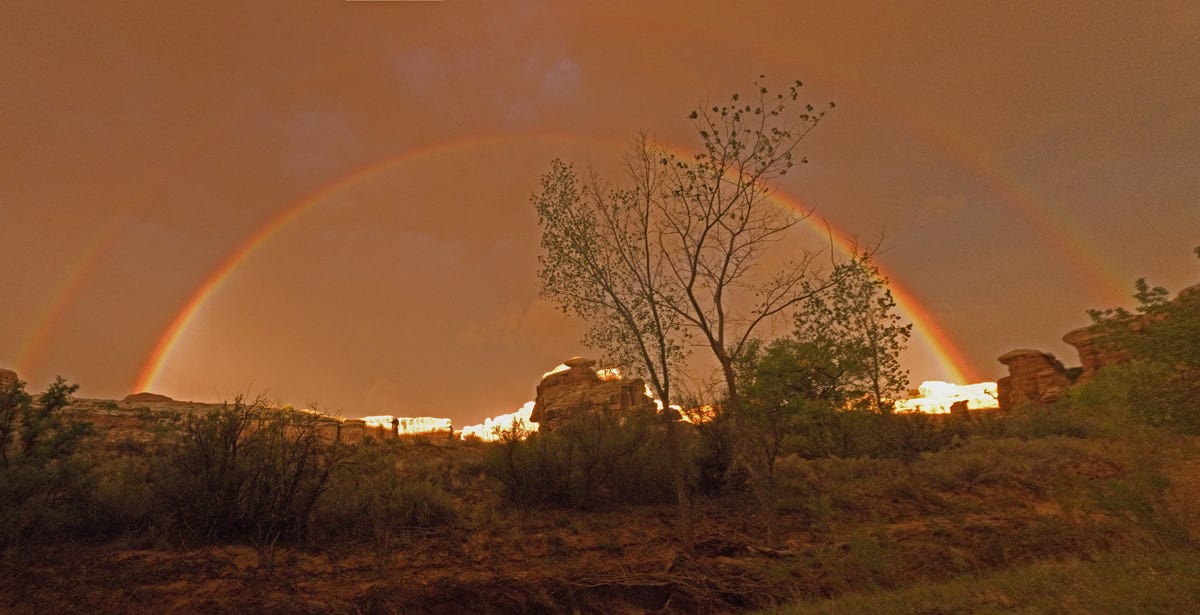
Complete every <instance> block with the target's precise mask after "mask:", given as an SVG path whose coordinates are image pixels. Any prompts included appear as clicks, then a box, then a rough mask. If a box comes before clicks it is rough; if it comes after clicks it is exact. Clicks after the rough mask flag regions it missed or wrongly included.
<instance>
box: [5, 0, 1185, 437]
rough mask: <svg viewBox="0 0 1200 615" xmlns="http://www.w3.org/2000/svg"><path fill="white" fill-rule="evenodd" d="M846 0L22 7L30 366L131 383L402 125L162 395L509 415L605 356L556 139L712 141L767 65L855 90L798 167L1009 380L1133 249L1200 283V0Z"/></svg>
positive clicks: (804, 182) (570, 142)
mask: <svg viewBox="0 0 1200 615" xmlns="http://www.w3.org/2000/svg"><path fill="white" fill-rule="evenodd" d="M840 4H844V3H801V2H749V1H744V0H743V1H741V2H736V3H730V2H696V1H694V0H693V1H690V2H653V3H646V2H615V3H587V4H585V3H567V2H527V3H518V2H463V1H456V0H447V1H446V2H360V3H337V2H329V1H325V2H294V1H288V2H253V3H243V2H228V3H225V2H203V3H165V2H98V3H84V2H8V3H3V4H0V26H2V35H0V79H2V80H0V143H2V144H3V145H2V149H0V262H2V263H3V268H2V269H0V270H2V271H3V272H4V278H5V283H4V286H3V288H4V291H3V297H2V300H0V367H7V368H20V369H21V371H22V374H21V375H22V376H23V377H24V378H26V379H28V380H30V383H31V385H32V388H40V387H42V386H44V385H45V383H46V382H48V381H49V380H50V379H51V378H52V377H53V376H54V374H62V375H64V376H66V377H67V378H68V379H70V380H72V381H74V382H78V383H80V384H81V390H80V394H81V395H83V396H85V397H120V396H123V395H125V394H126V393H128V392H129V390H128V389H129V387H130V386H131V385H132V383H133V381H134V380H135V379H136V377H137V374H138V371H139V369H140V368H141V366H142V364H143V363H144V362H145V361H146V359H147V356H148V355H149V353H150V352H151V351H152V349H153V347H154V345H155V342H156V341H157V340H158V339H159V338H160V337H161V336H162V334H163V332H164V329H165V328H166V327H167V326H168V325H169V324H170V322H171V320H172V318H173V317H174V316H175V314H176V313H177V312H178V311H179V310H180V309H181V308H182V307H183V305H184V303H185V302H186V301H187V300H188V297H189V296H190V295H191V294H192V293H193V292H194V291H195V290H196V288H197V287H198V286H199V285H200V284H202V283H203V281H204V280H205V278H206V277H207V276H208V275H209V273H211V271H212V270H213V268H214V267H216V266H218V265H219V264H220V263H221V262H222V260H223V259H224V258H225V257H226V256H227V255H228V254H230V253H231V252H232V251H234V250H236V249H237V248H238V247H239V246H240V245H241V244H242V243H243V242H244V241H245V239H246V238H248V237H250V236H251V235H253V233H254V232H255V231H256V230H257V229H258V228H260V227H261V225H263V224H264V223H265V222H267V221H268V220H270V219H271V218H272V216H274V215H276V214H278V213H279V212H281V211H283V210H285V209H286V208H288V207H290V206H293V205H295V204H296V203H298V202H300V201H302V200H304V199H306V198H308V197H310V196H311V195H313V194H314V193H316V192H318V191H319V190H321V189H322V188H323V187H326V186H329V185H330V184H331V183H334V182H336V181H337V180H338V178H340V177H344V176H347V175H348V174H351V173H353V172H354V171H355V170H357V169H361V168H364V167H366V166H369V165H372V164H376V163H378V162H380V161H383V160H387V159H390V158H396V157H404V156H407V158H405V159H404V160H405V162H403V163H402V164H397V165H392V166H389V167H387V170H386V171H385V172H381V173H379V174H376V175H375V176H372V177H370V178H369V180H367V181H362V182H359V183H358V184H356V185H355V186H354V187H353V188H348V189H346V190H341V191H335V192H334V193H333V194H331V195H330V198H329V199H327V200H325V201H323V202H322V203H321V204H319V205H318V206H316V207H314V208H313V209H312V210H310V211H309V212H307V213H306V214H304V215H303V216H301V217H300V218H298V219H297V220H296V221H295V222H294V223H292V224H290V225H289V226H288V227H287V228H285V229H283V230H281V231H280V232H279V233H278V234H277V235H276V236H274V237H273V238H272V239H271V240H270V241H269V242H267V243H266V244H264V245H263V246H262V248H261V249H260V250H258V251H257V252H256V253H254V254H253V256H252V257H251V258H249V259H248V260H247V261H246V262H245V264H244V265H243V266H242V267H241V268H239V269H238V270H237V271H236V272H235V274H234V275H232V276H230V278H229V279H228V280H227V283H226V285H225V286H223V287H222V288H221V289H220V291H219V292H218V293H216V294H215V295H214V296H213V297H212V299H211V300H210V301H209V302H208V304H207V305H206V307H205V309H204V310H203V311H202V312H201V313H200V314H199V315H198V316H197V318H196V319H195V321H194V322H193V323H192V325H191V326H190V327H189V329H188V330H187V331H186V332H185V334H184V335H183V336H182V337H181V338H180V343H179V346H178V349H177V352H176V353H175V354H174V355H173V356H172V358H171V359H170V361H169V362H168V363H167V364H166V365H165V367H164V370H163V373H162V377H161V380H160V382H161V384H162V385H163V388H164V389H165V390H163V391H162V392H164V393H167V394H170V395H173V396H175V397H178V398H192V399H201V400H209V399H213V400H216V399H221V398H228V397H231V396H232V395H234V394H237V393H241V392H247V391H250V392H259V391H266V392H267V393H268V394H270V395H271V396H273V397H276V398H278V399H279V400H280V401H285V402H291V403H295V404H303V403H307V402H317V403H319V404H321V405H322V406H323V407H325V408H328V409H331V410H341V411H343V412H345V413H346V414H347V415H351V416H356V415H367V414H400V415H413V416H418V415H434V416H449V417H452V418H455V420H456V421H457V422H460V423H461V422H474V421H477V420H479V419H480V418H482V417H484V416H489V415H494V414H496V413H498V412H507V411H511V410H513V409H516V408H517V407H519V406H520V405H521V404H522V403H523V402H524V401H526V400H528V399H530V398H531V397H532V395H533V388H534V386H535V385H536V384H537V378H538V376H539V375H540V374H541V373H542V372H544V371H546V370H547V369H550V368H551V367H553V366H554V365H556V364H558V363H559V362H560V361H561V360H562V359H564V358H566V357H569V356H572V355H575V354H581V353H586V349H584V348H582V347H581V346H580V344H579V342H578V339H579V334H580V331H581V330H580V327H579V324H578V323H576V322H573V321H569V320H566V319H564V318H563V317H562V316H561V315H560V314H559V313H558V312H557V311H555V310H554V309H553V308H552V307H550V306H547V305H545V304H543V303H541V302H540V301H539V300H538V299H537V280H536V275H535V272H536V256H537V225H536V218H535V216H534V213H533V209H532V206H531V205H530V204H529V196H530V194H531V193H532V192H534V191H535V190H536V189H537V180H538V177H539V176H540V174H541V173H542V172H543V171H544V170H545V169H546V168H547V167H548V166H549V160H550V159H551V158H554V157H564V158H567V159H571V160H575V161H576V162H578V163H579V164H589V163H591V164H595V165H597V166H598V167H600V168H601V169H603V168H606V166H610V165H612V164H613V162H614V160H615V159H616V157H617V156H618V155H619V153H620V151H619V148H618V147H617V144H620V143H621V142H623V141H625V140H627V139H628V138H630V137H631V136H632V135H633V134H634V133H635V132H637V131H639V130H645V131H648V132H650V133H651V134H652V135H653V136H655V137H658V138H661V139H664V140H668V141H672V142H675V143H678V144H682V145H694V144H695V141H694V140H693V139H692V136H691V134H690V130H689V129H690V126H689V125H688V123H687V122H686V119H685V115H686V113H687V111H688V110H689V109H690V108H691V107H692V106H693V105H695V104H696V103H698V102H701V101H703V100H704V99H705V98H706V97H713V98H721V97H723V96H725V95H726V94H728V93H729V92H732V91H734V90H738V89H743V90H744V89H745V88H746V87H748V85H749V83H750V82H751V81H752V80H753V79H754V78H755V77H756V76H757V75H759V74H766V75H767V76H768V78H769V79H771V80H773V82H774V83H780V84H782V83H786V82H788V81H790V80H792V79H797V78H798V79H803V80H804V81H805V83H806V84H807V87H806V89H808V90H809V95H810V97H811V99H812V100H813V101H815V102H825V101H828V100H833V101H836V103H837V105H838V106H837V109H836V110H835V112H834V113H833V114H832V115H830V116H829V117H828V119H827V121H826V122H825V123H824V124H823V125H822V126H820V127H819V128H818V129H817V130H816V131H815V132H814V133H813V134H812V136H811V137H810V139H809V140H808V141H807V142H806V143H805V144H804V146H803V148H802V149H803V151H802V153H803V154H804V155H806V156H807V157H808V158H809V160H810V161H811V164H809V165H808V166H807V167H806V168H804V169H803V170H802V171H801V172H799V173H795V174H789V176H788V178H789V179H788V182H787V184H785V185H784V189H785V190H786V191H787V192H788V194H789V195H792V196H794V197H795V198H799V199H803V200H804V201H805V202H808V203H810V204H812V205H814V206H815V207H816V208H817V211H818V213H819V214H820V215H822V216H824V217H826V218H828V219H829V220H830V221H831V222H832V223H834V224H836V225H837V226H838V227H840V228H841V229H843V230H845V231H846V232H848V233H851V234H856V235H859V236H862V237H865V238H872V237H875V236H877V235H879V234H880V233H883V234H884V235H885V236H886V243H887V245H888V246H889V247H890V249H889V250H888V251H887V252H886V253H885V254H884V255H883V257H882V261H883V263H884V265H885V266H886V267H887V268H888V270H889V271H891V272H892V273H893V275H895V276H896V277H897V279H898V280H899V281H900V282H901V283H902V284H904V285H905V286H906V287H908V288H909V289H910V290H911V291H912V292H913V295H914V296H915V297H916V298H918V299H919V300H920V301H921V302H922V303H923V304H924V306H925V307H926V308H927V309H928V310H929V312H930V313H931V314H932V315H933V316H934V318H935V319H936V320H937V322H938V323H939V324H940V325H941V326H942V327H943V328H944V329H945V330H946V332H947V334H949V335H950V336H951V337H952V338H954V339H955V340H957V341H958V342H959V345H960V346H961V348H962V350H963V352H964V353H965V354H966V356H967V357H968V358H969V359H970V360H971V362H972V363H973V364H974V366H975V368H976V371H978V372H980V373H982V374H984V375H988V376H992V377H994V376H998V375H1000V374H1001V373H1002V366H1001V365H1000V364H999V363H997V362H996V361H995V357H996V356H998V355H1000V354H1002V353H1003V352H1005V351H1007V350H1009V349H1011V348H1015V347H1027V346H1032V347H1037V348H1045V349H1047V350H1050V351H1051V352H1055V353H1058V354H1060V355H1062V356H1063V358H1064V359H1065V361H1066V362H1067V363H1069V364H1070V363H1075V362H1077V359H1076V357H1075V356H1074V354H1073V353H1072V352H1071V351H1070V350H1069V347H1066V346H1065V345H1063V344H1062V343H1061V342H1059V337H1060V336H1061V335H1062V334H1063V333H1065V332H1066V331H1067V330H1069V329H1071V328H1073V327H1076V326H1081V325H1083V324H1086V322H1087V318H1086V316H1085V314H1084V310H1085V309H1086V308H1090V307H1105V306H1109V305H1111V304H1112V302H1113V301H1115V300H1116V299H1114V295H1119V294H1120V293H1123V292H1124V289H1126V288H1130V287H1131V286H1132V282H1133V280H1134V279H1136V278H1137V277H1139V276H1143V275H1144V276H1149V277H1150V278H1151V280H1152V281H1155V282H1157V283H1162V284H1166V285H1167V286H1169V287H1170V288H1172V289H1178V288H1179V287H1181V286H1184V285H1187V284H1191V283H1194V282H1195V281H1196V279H1197V275H1196V274H1197V267H1196V262H1195V258H1194V257H1193V256H1192V255H1191V248H1192V247H1193V246H1195V245H1197V244H1200V173H1197V172H1196V169H1198V168H1200V80H1197V79H1196V77H1195V76H1196V75H1197V74H1200V37H1197V36H1196V35H1195V34H1196V32H1200V5H1197V4H1196V3H1194V2H1179V3H1166V2H1161V3H1160V2H1155V3H1150V4H1145V3H1124V5H1120V4H1116V3H1114V5H1112V6H1108V5H1105V6H1096V5H1093V3H1075V5H1073V6H1066V7H1063V6H1054V4H1055V3H1022V4H1019V5H1014V4H1013V3H991V2H986V3H985V2H960V1H955V2H911V3H882V4H883V5H882V6H873V7H864V8H845V7H842V6H839V5H840ZM1059 4H1068V3H1059ZM496 135H510V137H508V138H505V139H496V138H494V137H495V136H496ZM484 137H493V138H491V139H484ZM456 142H466V143H467V144H466V145H461V146H456V147H443V146H444V145H445V144H449V143H456ZM471 142H479V144H478V145H476V146H471V145H470V143H471ZM430 148H433V150H432V151H435V152H436V153H435V154H431V155H424V156H423V155H419V154H415V153H414V152H418V153H419V152H422V151H427V150H430ZM909 367H910V369H911V371H912V375H913V378H914V380H917V381H919V380H922V379H926V378H938V377H940V376H941V375H940V374H938V373H935V372H936V368H935V366H933V365H931V364H929V362H928V361H927V360H924V359H922V358H920V357H917V358H914V359H910V360H909Z"/></svg>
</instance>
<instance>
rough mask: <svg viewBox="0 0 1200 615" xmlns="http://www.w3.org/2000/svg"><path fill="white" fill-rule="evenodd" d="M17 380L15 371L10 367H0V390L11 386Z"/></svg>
mask: <svg viewBox="0 0 1200 615" xmlns="http://www.w3.org/2000/svg"><path fill="white" fill-rule="evenodd" d="M16 381H17V372H14V371H12V370H11V369H0V391H3V390H5V389H7V388H8V387H10V386H12V383H14V382H16Z"/></svg>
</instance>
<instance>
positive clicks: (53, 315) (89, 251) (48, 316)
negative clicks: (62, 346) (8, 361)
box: [16, 221, 120, 381]
mask: <svg viewBox="0 0 1200 615" xmlns="http://www.w3.org/2000/svg"><path fill="white" fill-rule="evenodd" d="M119 227H120V225H119V224H117V223H116V222H115V221H110V222H109V223H107V224H105V225H104V226H103V227H102V228H101V229H100V231H99V232H98V233H96V234H95V235H94V236H93V237H92V240H91V241H90V242H89V243H88V245H87V246H85V247H84V249H83V250H82V251H80V253H79V257H78V258H76V259H75V261H74V262H73V263H72V265H71V266H70V267H69V268H68V270H67V275H66V276H64V277H63V279H62V281H61V282H60V283H59V284H58V287H57V288H56V289H55V290H54V292H52V293H50V298H49V300H48V301H47V302H46V305H45V307H44V308H43V309H42V310H39V314H41V316H40V317H39V318H38V319H37V321H35V322H34V323H33V326H31V327H30V328H29V331H28V333H26V334H25V337H24V339H23V340H22V341H21V345H20V346H18V351H17V363H16V366H17V373H19V374H21V376H22V377H24V378H25V379H27V380H30V381H32V380H34V379H35V378H37V377H38V372H39V371H40V369H41V367H42V363H43V360H44V357H45V354H46V350H47V348H48V347H49V345H50V344H49V342H50V339H51V338H53V337H54V333H55V332H56V331H57V330H58V329H59V328H60V327H61V326H62V323H63V321H64V320H65V319H66V317H67V314H68V313H70V311H71V307H72V306H73V305H74V304H75V303H77V302H78V300H79V295H80V294H81V293H82V292H83V288H84V286H85V285H86V282H87V280H88V279H89V278H90V277H91V274H92V273H93V272H94V271H95V270H96V267H97V266H98V265H99V263H100V261H101V260H102V258H101V257H102V256H104V255H105V254H107V253H108V250H109V248H111V247H112V246H113V244H114V243H115V242H116V239H117V236H118V232H117V231H118V230H119Z"/></svg>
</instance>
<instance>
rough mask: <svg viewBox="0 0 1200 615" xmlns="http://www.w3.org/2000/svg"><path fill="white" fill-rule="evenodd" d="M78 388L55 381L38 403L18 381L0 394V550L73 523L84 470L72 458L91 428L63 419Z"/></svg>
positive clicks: (84, 480) (81, 496) (82, 493)
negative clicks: (0, 546)
mask: <svg viewBox="0 0 1200 615" xmlns="http://www.w3.org/2000/svg"><path fill="white" fill-rule="evenodd" d="M78 388H79V386H78V385H75V384H69V383H67V381H66V380H64V379H63V378H62V377H59V378H57V379H55V381H54V382H53V383H51V384H50V385H49V386H48V387H47V388H46V391H45V392H44V393H42V394H41V395H40V396H39V397H38V400H37V403H34V400H33V397H32V396H31V395H29V394H28V393H26V392H25V383H24V382H22V381H20V380H18V381H16V382H13V383H11V384H10V385H9V386H8V387H7V388H6V389H5V390H3V391H0V528H3V530H2V531H0V544H9V545H13V544H16V545H19V544H20V543H21V542H23V541H25V540H27V539H31V538H37V537H39V536H40V537H46V536H49V535H51V534H54V533H57V532H61V531H65V530H68V529H71V528H72V526H73V524H74V522H75V520H76V519H77V518H78V513H79V511H78V510H77V508H78V507H79V505H80V503H81V501H82V500H83V499H84V496H85V495H86V493H85V491H86V488H87V469H86V467H85V466H84V464H83V463H82V462H81V461H80V460H79V459H78V458H77V457H76V455H75V453H76V452H77V449H78V447H79V443H80V442H81V440H82V439H83V438H84V437H85V436H87V435H88V434H89V433H90V426H89V425H88V424H86V423H81V422H77V421H69V420H67V419H66V418H65V417H64V416H63V409H64V408H65V407H66V406H67V405H69V404H70V400H71V394H72V393H74V392H75V391H76V390H77V389H78Z"/></svg>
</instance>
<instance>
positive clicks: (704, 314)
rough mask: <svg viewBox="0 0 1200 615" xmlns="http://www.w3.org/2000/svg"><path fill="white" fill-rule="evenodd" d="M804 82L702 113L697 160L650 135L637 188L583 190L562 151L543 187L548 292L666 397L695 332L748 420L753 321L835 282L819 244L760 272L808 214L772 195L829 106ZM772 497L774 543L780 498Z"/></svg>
mask: <svg viewBox="0 0 1200 615" xmlns="http://www.w3.org/2000/svg"><path fill="white" fill-rule="evenodd" d="M801 87H802V84H801V82H799V81H796V82H795V83H793V84H792V85H790V86H789V87H788V88H787V89H786V91H784V92H781V93H772V92H771V91H769V90H768V88H767V87H766V86H765V85H764V84H763V83H762V78H761V77H760V80H759V81H757V82H755V92H754V93H753V94H752V95H750V96H747V97H745V98H744V99H743V97H742V96H741V95H739V94H736V93H735V94H733V95H732V96H731V97H730V100H729V101H728V102H727V103H726V104H724V105H711V106H709V105H703V106H701V107H700V108H697V109H695V110H693V111H692V112H691V114H690V115H689V117H690V119H691V120H692V122H693V123H694V125H695V128H696V131H697V133H698V135H699V137H700V139H701V141H702V145H703V148H702V151H700V152H699V153H697V154H695V155H694V156H693V157H691V159H686V160H685V159H682V158H680V157H679V156H677V155H675V154H674V153H672V152H670V151H667V150H666V149H665V148H663V147H661V146H658V145H655V144H654V143H652V142H650V141H649V140H648V139H646V138H645V137H642V138H639V139H638V140H637V141H636V142H635V143H634V144H633V146H632V147H631V151H630V153H629V156H628V158H627V160H626V167H625V172H626V177H625V179H626V181H627V182H628V187H627V188H622V189H616V188H611V187H609V186H608V185H607V184H605V183H603V182H602V181H601V180H600V179H598V178H597V177H596V175H595V174H594V173H592V174H589V176H588V178H587V180H586V181H585V182H584V183H583V187H582V188H581V187H580V186H579V182H578V180H577V177H576V175H575V173H574V171H573V170H572V169H571V168H570V167H569V166H567V165H564V164H563V163H561V162H558V161H556V162H555V163H554V166H553V167H552V169H551V171H550V173H548V174H547V175H546V176H545V177H544V178H543V181H542V193H541V194H540V195H537V196H535V197H534V203H535V205H536V206H537V209H538V217H539V222H540V224H541V226H542V232H543V234H542V247H543V249H544V254H543V256H542V260H541V265H542V267H541V272H540V274H541V280H542V291H543V295H544V296H546V297H547V298H549V299H551V300H553V301H555V302H557V303H558V304H559V305H560V306H561V307H562V308H563V309H564V310H565V311H572V312H575V313H576V314H578V315H579V316H581V317H583V318H584V319H585V320H587V321H588V322H589V324H590V325H591V329H589V333H588V337H587V341H589V342H591V343H592V344H594V345H596V346H599V347H601V348H603V349H604V350H605V351H606V353H608V355H609V356H610V357H612V358H616V359H619V360H623V361H624V362H625V364H626V365H628V366H630V367H633V368H634V369H635V370H636V371H638V372H639V373H644V374H646V375H647V376H648V378H649V380H650V382H651V384H652V386H653V387H654V389H655V392H656V393H657V394H658V395H659V398H660V399H661V400H662V401H663V403H664V404H666V405H669V404H670V403H671V401H672V399H673V398H672V397H671V381H672V375H673V373H674V372H676V371H677V370H678V368H679V366H680V365H681V363H682V361H683V360H684V359H685V358H686V356H687V349H688V348H689V345H688V342H689V339H695V340H696V342H697V343H696V345H697V346H698V347H701V348H706V349H707V350H708V351H709V353H710V354H711V358H712V359H714V360H715V362H716V363H717V365H718V366H719V369H720V371H721V375H722V379H723V380H724V384H725V399H724V406H725V411H727V412H729V413H731V415H732V416H733V417H734V419H735V421H736V420H737V417H738V416H739V414H740V411H741V406H742V400H741V396H740V395H739V392H738V384H737V377H736V373H735V369H734V366H735V364H736V362H737V361H738V360H739V358H740V357H741V356H742V355H743V354H744V353H745V352H746V351H747V348H748V344H750V343H751V341H752V340H753V335H754V332H755V331H756V330H757V329H758V328H759V326H760V325H762V324H763V323H765V322H769V321H770V320H771V319H772V318H773V317H774V316H776V315H779V314H781V313H784V312H785V311H787V310H789V309H790V308H792V307H793V306H795V305H796V304H797V303H799V302H800V301H802V300H803V299H804V298H805V297H808V296H810V295H812V294H813V293H818V292H822V291H823V290H824V289H825V288H826V287H828V286H829V285H830V284H832V281H831V280H830V279H821V278H820V277H819V276H817V275H815V273H816V268H815V267H814V264H815V257H816V254H815V253H812V252H806V253H803V254H800V256H799V259H798V260H796V261H793V262H790V263H788V264H786V265H785V266H782V267H779V268H778V269H777V270H776V271H774V272H773V273H772V274H769V275H764V272H762V271H760V270H761V269H762V264H763V262H762V257H763V255H764V253H765V252H766V251H767V249H768V248H769V247H770V246H771V245H772V244H774V243H775V242H778V241H780V240H782V239H784V238H785V237H787V236H788V231H790V230H791V229H792V228H793V227H795V226H796V225H797V224H799V223H800V222H801V221H802V220H803V219H804V217H806V216H807V213H799V214H798V213H795V212H790V211H786V210H784V209H782V208H778V207H774V206H772V205H770V204H769V203H768V200H769V199H770V197H771V195H772V193H773V192H774V191H775V190H776V189H777V184H778V182H779V180H780V178H781V177H783V176H784V175H785V174H786V173H787V172H788V171H789V170H790V169H791V168H792V167H793V166H794V164H796V163H797V162H801V163H803V162H806V161H805V160H804V159H803V158H800V159H799V160H797V159H796V157H795V151H796V149H797V147H798V146H799V144H800V142H801V141H802V140H803V139H804V138H805V137H806V136H807V135H808V134H809V133H810V132H811V130H812V129H813V128H814V127H816V125H817V123H818V122H819V121H820V119H821V118H822V116H823V115H824V112H823V111H820V112H819V111H817V110H816V109H814V107H813V106H812V105H804V106H802V107H800V108H799V109H794V108H793V106H794V105H797V104H798V103H797V100H798V98H799V92H800V88H801ZM830 106H832V104H831V105H830ZM743 457H744V459H743V461H744V463H745V465H746V467H747V470H748V472H749V473H750V474H751V478H752V481H753V482H754V483H755V484H765V483H764V482H763V481H764V480H765V478H764V477H763V476H762V472H761V471H760V468H759V466H760V465H761V464H758V463H755V462H753V460H751V459H750V458H749V456H743ZM756 491H762V490H758V489H756ZM761 495H762V497H761V498H760V499H761V500H762V501H763V504H764V509H766V510H767V514H766V516H767V526H768V531H767V535H768V538H767V539H768V542H770V543H773V542H774V541H775V535H774V534H775V532H774V526H775V522H774V507H773V505H772V503H771V501H773V498H772V497H770V496H768V494H767V493H766V492H765V491H762V493H761ZM769 500H770V501H769Z"/></svg>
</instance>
